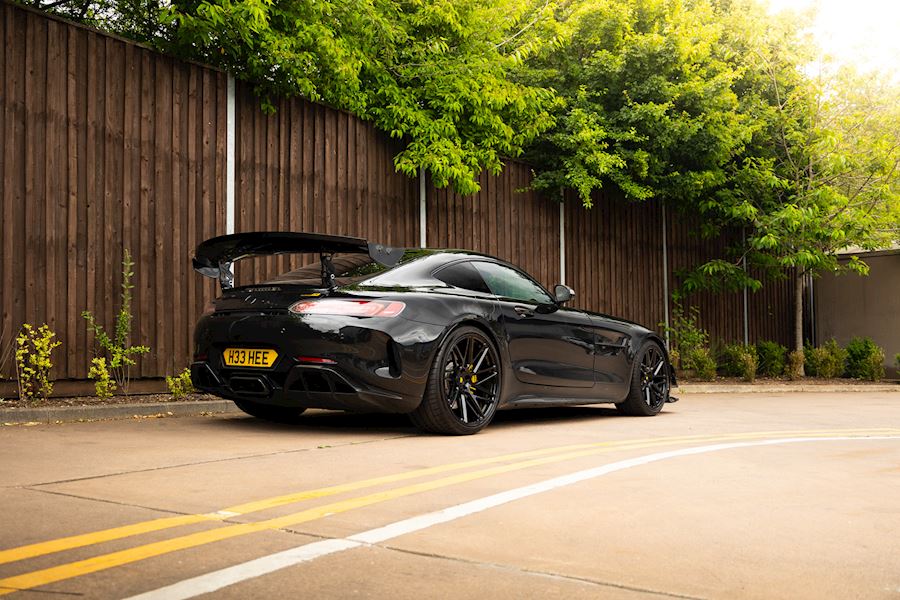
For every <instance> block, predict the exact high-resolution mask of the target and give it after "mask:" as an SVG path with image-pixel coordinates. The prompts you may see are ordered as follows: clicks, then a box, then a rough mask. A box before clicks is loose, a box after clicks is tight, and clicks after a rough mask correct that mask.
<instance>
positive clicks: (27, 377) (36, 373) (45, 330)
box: [16, 323, 61, 401]
mask: <svg viewBox="0 0 900 600" xmlns="http://www.w3.org/2000/svg"><path fill="white" fill-rule="evenodd" d="M55 337H56V334H55V333H53V332H52V331H50V328H49V327H47V325H46V324H44V325H41V326H40V327H38V328H37V329H35V328H34V327H32V326H31V325H29V324H28V323H25V324H24V325H22V331H21V332H20V333H19V335H18V337H16V377H17V378H18V380H19V399H20V400H24V401H31V400H34V399H36V398H47V397H48V396H49V395H50V394H52V393H53V384H52V383H51V382H50V369H52V368H53V361H52V360H51V359H50V355H51V354H52V353H53V349H54V348H56V347H57V346H60V345H61V342H55V341H53V338H55Z"/></svg>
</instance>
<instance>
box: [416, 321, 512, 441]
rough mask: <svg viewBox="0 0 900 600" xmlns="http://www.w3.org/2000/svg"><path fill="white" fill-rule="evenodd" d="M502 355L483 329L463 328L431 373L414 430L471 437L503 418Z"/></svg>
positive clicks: (437, 358)
mask: <svg viewBox="0 0 900 600" xmlns="http://www.w3.org/2000/svg"><path fill="white" fill-rule="evenodd" d="M501 366H502V365H501V364H500V355H499V353H498V352H497V348H496V346H495V345H494V343H493V342H492V341H491V340H490V338H488V336H487V335H485V333H484V332H483V331H481V330H480V329H478V328H476V327H471V326H462V327H459V328H457V329H454V330H453V331H451V332H450V334H449V335H447V338H446V339H445V340H444V342H443V344H442V345H441V348H440V350H439V351H438V352H437V355H436V356H435V359H434V363H433V364H432V365H431V370H430V371H429V373H428V384H427V385H426V387H425V394H424V396H423V397H422V402H421V404H419V407H418V408H417V409H416V410H414V411H413V412H412V413H410V415H409V418H410V420H411V421H412V422H413V425H415V426H416V427H418V428H419V429H422V430H424V431H427V432H431V433H440V434H444V435H471V434H473V433H478V432H479V431H481V430H482V429H484V428H485V427H487V426H488V424H489V423H490V422H491V420H493V418H494V414H496V412H497V403H498V402H499V399H500V390H501V386H502V383H503V382H502V380H501V378H502V368H501Z"/></svg>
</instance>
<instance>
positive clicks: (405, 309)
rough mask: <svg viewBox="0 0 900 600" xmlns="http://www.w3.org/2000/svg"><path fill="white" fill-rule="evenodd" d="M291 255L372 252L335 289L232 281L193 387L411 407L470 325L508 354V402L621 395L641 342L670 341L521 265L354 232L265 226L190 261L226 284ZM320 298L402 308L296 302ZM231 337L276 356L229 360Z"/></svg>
mask: <svg viewBox="0 0 900 600" xmlns="http://www.w3.org/2000/svg"><path fill="white" fill-rule="evenodd" d="M254 236H256V237H254ZM311 236H312V237H311ZM372 248H379V250H376V251H374V252H370V249H372ZM282 252H297V253H309V252H318V253H320V254H321V255H323V256H325V255H327V258H328V260H329V261H330V260H332V258H333V259H334V263H335V264H339V263H340V260H341V259H340V257H338V256H337V254H339V253H346V252H351V253H355V254H359V255H363V259H362V261H363V262H365V260H367V259H366V257H365V255H368V256H369V258H371V259H372V264H371V265H367V266H365V268H363V269H360V268H358V266H357V267H353V268H350V267H348V268H347V269H346V270H345V271H342V272H339V273H337V277H336V278H332V281H336V282H337V284H333V285H330V286H329V285H322V283H324V282H318V281H311V280H306V279H303V277H306V275H308V273H311V272H312V271H314V270H315V268H312V270H307V271H303V269H299V270H297V271H295V272H294V275H290V276H283V277H279V278H276V280H273V281H270V282H263V283H259V284H254V285H249V286H243V287H236V288H228V286H227V285H226V283H227V282H225V281H223V288H225V289H223V293H222V295H221V296H220V297H219V298H218V299H216V301H215V303H214V310H211V311H208V313H207V314H204V316H202V317H201V318H200V320H199V322H198V323H197V326H196V329H195V337H194V341H195V361H194V363H193V364H192V366H191V373H192V379H193V382H194V385H195V386H196V387H197V388H198V389H200V390H203V391H206V392H210V393H213V394H216V395H219V396H221V397H224V398H230V399H234V400H239V401H240V400H249V401H253V402H257V403H263V404H269V405H273V406H284V407H318V408H330V409H341V410H352V411H382V412H396V413H409V412H411V411H413V410H415V409H416V408H417V407H418V406H419V403H420V402H421V401H422V397H423V394H424V392H425V388H426V385H427V383H428V376H429V370H430V369H431V366H432V364H433V362H434V360H435V355H436V353H437V351H438V349H439V348H440V347H441V343H442V341H443V340H444V338H445V337H446V336H447V335H448V334H449V333H450V332H451V331H452V330H453V329H454V328H455V327H457V326H459V325H463V324H466V325H472V326H474V327H477V328H479V329H481V330H482V331H483V332H484V333H485V334H487V336H488V337H489V338H490V340H491V341H492V342H493V343H494V344H495V345H496V348H497V350H498V353H499V355H500V357H501V363H502V369H503V379H502V380H503V382H504V384H503V386H502V392H501V396H500V398H499V406H500V407H513V406H534V405H547V404H593V403H603V402H612V403H618V402H621V401H622V400H623V399H624V398H625V397H626V396H627V394H628V392H629V386H630V382H631V373H632V362H633V359H634V354H635V352H636V349H637V348H640V347H641V345H642V344H643V343H644V341H645V340H647V339H655V340H657V341H658V342H660V344H662V340H659V338H658V336H657V335H656V334H655V333H653V332H651V331H650V330H648V329H646V328H644V327H641V326H640V325H637V324H634V323H630V322H627V321H624V320H621V319H616V318H613V317H610V316H607V315H602V314H599V313H592V312H587V311H581V310H575V309H569V308H565V307H564V306H561V305H559V304H558V303H555V302H554V301H553V300H552V299H550V300H548V301H543V298H544V296H542V295H541V294H543V295H545V296H546V297H547V298H550V297H549V294H548V293H547V292H546V291H545V290H543V288H540V286H538V285H537V284H536V283H534V282H533V280H531V279H530V278H528V277H527V275H526V274H525V273H524V272H522V271H520V270H519V269H517V268H516V267H514V266H513V265H510V264H509V263H506V262H504V261H501V260H499V259H497V258H494V257H490V256H486V255H483V254H478V253H474V252H467V251H458V250H424V249H421V250H420V249H415V250H406V251H401V250H395V249H389V248H387V247H384V246H376V245H370V244H369V243H368V242H366V241H365V240H360V239H357V238H344V237H341V236H320V235H315V234H297V233H293V234H286V233H279V232H262V233H256V234H238V236H220V237H219V238H214V239H213V240H209V241H207V242H204V243H203V244H201V245H200V247H199V248H198V253H197V257H196V258H195V262H194V264H195V268H196V269H197V270H198V271H199V272H200V273H202V274H204V275H206V276H213V277H219V278H220V281H222V280H223V277H222V274H221V272H220V270H219V267H220V265H225V263H230V262H232V261H234V260H240V259H241V258H244V257H247V256H255V255H266V254H273V253H282ZM376 263H377V264H376ZM323 264H324V263H323ZM473 265H474V266H475V267H476V270H477V269H479V268H486V269H495V270H496V269H501V268H502V269H506V270H509V269H512V270H514V271H515V272H516V273H517V274H518V275H519V276H521V278H523V280H524V279H526V278H527V279H528V281H529V282H531V283H532V284H534V286H537V287H536V288H535V291H534V295H535V298H533V299H522V298H519V299H515V298H510V297H505V296H503V295H502V294H501V295H498V294H495V293H493V292H492V291H491V290H489V289H488V286H487V285H486V284H484V283H483V282H482V283H479V280H478V278H477V277H475V276H473V275H472V271H471V268H472V266H473ZM353 269H356V270H353ZM338 271H340V268H338ZM370 271H371V272H370ZM359 272H363V273H364V274H363V275H361V276H354V273H359ZM505 272H509V271H505ZM344 275H346V277H344ZM467 278H469V279H467ZM469 280H471V281H473V282H474V283H473V284H471V285H469V284H467V283H466V282H467V281H469ZM448 281H451V282H456V283H460V282H461V284H463V285H469V287H472V288H479V289H466V288H464V287H460V285H453V284H452V283H448ZM304 282H305V283H304ZM526 283H527V282H526ZM538 288H539V289H538ZM325 300H328V301H335V300H339V301H344V302H350V303H357V304H360V305H361V304H365V303H367V302H380V303H384V304H387V303H402V309H400V312H399V314H395V315H392V316H386V317H385V316H378V315H376V316H351V315H341V314H337V315H336V314H315V313H311V314H305V313H302V312H300V313H298V312H296V311H295V310H294V309H293V308H292V307H295V303H302V304H303V306H311V307H314V306H315V303H318V302H322V301H325ZM538 300H540V301H538ZM395 306H400V305H399V304H396V305H395ZM236 348H237V349H241V350H247V351H252V350H254V349H258V350H268V351H274V352H275V353H277V358H275V359H274V362H273V363H272V364H271V365H267V366H237V367H235V366H229V365H227V364H226V362H225V352H226V351H228V350H230V349H236ZM663 348H664V345H663ZM673 382H674V380H673Z"/></svg>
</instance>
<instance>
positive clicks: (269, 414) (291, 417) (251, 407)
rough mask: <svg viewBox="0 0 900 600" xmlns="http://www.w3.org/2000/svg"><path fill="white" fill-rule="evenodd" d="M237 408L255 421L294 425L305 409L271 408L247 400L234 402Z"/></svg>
mask: <svg viewBox="0 0 900 600" xmlns="http://www.w3.org/2000/svg"><path fill="white" fill-rule="evenodd" d="M233 402H234V403H235V404H237V407H238V408H239V409H241V410H242V411H244V412H245V413H247V414H248V415H250V416H251V417H256V418H257V419H264V420H266V421H272V422H273V423H296V422H297V420H298V418H299V417H300V415H302V414H303V411H305V410H306V409H305V408H302V407H299V406H298V407H296V408H294V407H287V406H271V405H269V404H259V403H258V402H250V401H249V400H234V401H233Z"/></svg>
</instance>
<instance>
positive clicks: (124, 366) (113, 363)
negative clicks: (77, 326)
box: [81, 249, 150, 394]
mask: <svg viewBox="0 0 900 600" xmlns="http://www.w3.org/2000/svg"><path fill="white" fill-rule="evenodd" d="M133 269H134V261H133V260H131V253H130V252H129V251H128V250H127V249H126V250H125V253H124V256H123V258H122V294H121V301H122V307H121V308H120V309H119V312H118V314H117V315H116V327H115V331H114V332H113V336H112V337H110V335H109V334H108V333H107V332H106V329H105V328H104V327H103V326H102V325H100V324H99V323H97V320H96V319H95V318H94V315H93V314H92V313H91V311H89V310H86V311H84V312H82V313H81V316H82V317H84V319H85V320H86V321H87V323H88V329H89V330H90V331H92V332H93V333H94V339H95V340H96V342H97V343H98V344H99V345H100V347H101V348H102V349H103V350H104V351H106V353H107V354H108V357H109V363H108V369H109V372H110V373H111V374H112V376H113V379H115V381H116V384H118V387H119V389H121V390H122V392H123V393H126V394H127V393H128V382H129V381H130V379H131V377H130V370H131V367H132V366H134V365H135V361H134V358H132V357H133V356H137V355H140V354H147V353H148V352H150V348H148V347H147V346H130V345H129V344H130V342H131V340H130V338H131V321H132V319H133V317H132V314H131V290H132V288H134V285H133V284H132V283H131V278H132V277H133V276H134V270H133Z"/></svg>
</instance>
